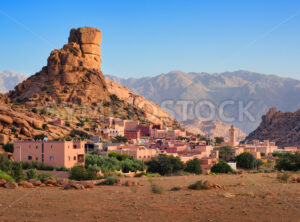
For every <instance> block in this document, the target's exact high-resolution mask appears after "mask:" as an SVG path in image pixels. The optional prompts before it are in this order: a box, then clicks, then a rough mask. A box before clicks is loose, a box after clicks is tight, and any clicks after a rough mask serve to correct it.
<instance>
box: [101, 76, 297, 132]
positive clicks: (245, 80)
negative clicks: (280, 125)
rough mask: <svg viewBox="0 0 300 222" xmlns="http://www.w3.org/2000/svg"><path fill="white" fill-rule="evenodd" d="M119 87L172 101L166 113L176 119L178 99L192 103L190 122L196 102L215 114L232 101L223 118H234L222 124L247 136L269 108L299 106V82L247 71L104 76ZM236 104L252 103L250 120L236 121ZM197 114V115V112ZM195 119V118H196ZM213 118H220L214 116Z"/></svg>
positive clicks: (179, 108) (203, 110) (179, 114)
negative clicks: (211, 107) (208, 104)
mask: <svg viewBox="0 0 300 222" xmlns="http://www.w3.org/2000/svg"><path fill="white" fill-rule="evenodd" d="M107 78H109V79H114V80H115V81H117V82H119V83H120V84H122V85H124V86H127V87H128V88H130V89H132V90H133V91H134V92H136V93H138V94H140V95H143V96H144V97H146V98H147V99H149V100H152V101H154V102H155V103H157V104H159V105H162V102H163V101H166V100H170V99H171V100H173V101H174V104H173V105H171V106H170V105H168V106H167V107H168V108H169V110H168V111H170V110H171V113H172V111H173V112H174V113H173V115H175V117H176V118H177V119H178V120H179V121H182V120H185V119H184V117H185V116H184V115H182V106H179V105H176V102H178V101H179V100H185V101H190V102H192V105H190V106H189V107H188V109H187V110H188V118H189V119H194V118H195V117H197V116H196V115H195V113H196V112H195V105H196V104H197V103H198V102H199V101H203V100H206V101H210V102H211V103H212V104H215V106H216V107H217V108H216V111H217V112H216V113H218V107H219V106H220V104H222V102H223V101H227V100H232V101H233V102H234V103H235V104H234V105H227V106H225V114H226V116H232V117H235V120H234V121H224V119H222V121H223V122H227V123H229V124H231V123H234V125H235V126H237V127H239V128H241V129H242V130H243V131H244V132H246V133H250V132H251V131H253V130H254V129H256V127H257V126H258V125H259V123H260V120H261V116H262V115H263V114H265V113H266V112H267V111H268V110H269V109H270V108H271V107H276V108H278V109H280V110H283V111H295V110H297V109H298V108H299V107H300V96H299V95H300V81H298V80H294V79H290V78H281V77H278V76H274V75H264V74H259V73H253V72H248V71H236V72H225V73H221V74H208V73H184V72H180V71H172V72H170V73H167V74H161V75H158V76H155V77H145V78H140V79H134V78H130V79H121V78H117V77H113V76H109V75H108V76H107ZM239 101H240V103H244V105H243V106H244V107H245V106H246V104H248V103H249V102H251V101H252V103H253V105H252V106H251V108H250V109H249V111H250V113H251V114H252V115H253V116H254V120H253V121H252V120H249V118H242V117H241V119H239V108H238V107H239ZM198 113H199V112H198ZM200 114H202V115H201V116H200V117H202V118H203V117H207V114H208V111H207V108H205V107H203V106H202V108H201V109H200ZM198 117H199V116H198ZM214 119H221V118H219V115H216V117H215V118H214Z"/></svg>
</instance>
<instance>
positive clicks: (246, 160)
mask: <svg viewBox="0 0 300 222" xmlns="http://www.w3.org/2000/svg"><path fill="white" fill-rule="evenodd" d="M236 161H237V166H238V167H240V168H244V169H252V168H253V161H254V157H253V155H252V154H251V153H248V152H245V153H241V154H240V155H238V156H237V157H236Z"/></svg>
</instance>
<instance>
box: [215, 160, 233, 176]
mask: <svg viewBox="0 0 300 222" xmlns="http://www.w3.org/2000/svg"><path fill="white" fill-rule="evenodd" d="M210 170H211V172H213V173H229V172H230V173H232V172H233V170H232V168H231V167H230V166H229V165H228V163H226V162H225V161H222V160H220V161H219V163H217V164H215V165H213V166H212V168H211V169H210Z"/></svg>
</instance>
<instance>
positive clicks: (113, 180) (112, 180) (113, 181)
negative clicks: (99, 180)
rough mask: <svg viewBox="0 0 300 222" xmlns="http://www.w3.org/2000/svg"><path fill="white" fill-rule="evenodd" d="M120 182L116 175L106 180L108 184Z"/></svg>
mask: <svg viewBox="0 0 300 222" xmlns="http://www.w3.org/2000/svg"><path fill="white" fill-rule="evenodd" d="M118 182H119V179H118V178H116V177H115V176H109V177H107V178H106V180H105V184H106V185H114V184H116V183H118Z"/></svg>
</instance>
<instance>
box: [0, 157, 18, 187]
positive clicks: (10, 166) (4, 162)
mask: <svg viewBox="0 0 300 222" xmlns="http://www.w3.org/2000/svg"><path fill="white" fill-rule="evenodd" d="M0 170H1V171H3V172H5V173H7V174H8V175H10V176H11V177H12V178H14V180H15V181H17V182H19V181H20V180H22V179H23V171H22V164H21V163H17V162H12V161H10V160H9V159H8V158H7V156H6V155H0Z"/></svg>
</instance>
